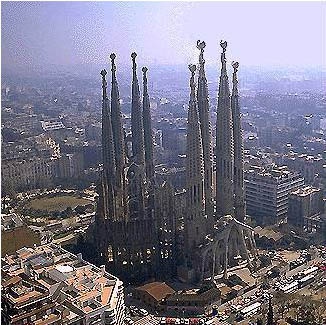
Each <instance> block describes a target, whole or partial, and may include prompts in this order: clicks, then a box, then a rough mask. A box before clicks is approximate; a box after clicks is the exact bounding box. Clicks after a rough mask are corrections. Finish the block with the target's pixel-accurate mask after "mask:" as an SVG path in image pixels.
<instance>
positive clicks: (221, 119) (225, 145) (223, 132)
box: [216, 41, 234, 216]
mask: <svg viewBox="0 0 326 325" xmlns="http://www.w3.org/2000/svg"><path fill="white" fill-rule="evenodd" d="M220 45H221V47H222V53H221V63H222V67H221V75H220V83H219V90H218V102H217V119H216V208H217V211H218V213H219V214H220V215H226V214H230V215H232V216H233V215H234V187H233V174H234V141H233V120H232V110H231V98H230V89H229V81H228V75H227V71H226V58H225V52H226V48H227V42H226V41H224V42H223V41H221V42H220Z"/></svg>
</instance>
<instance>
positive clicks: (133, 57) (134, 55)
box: [131, 52, 137, 60]
mask: <svg viewBox="0 0 326 325" xmlns="http://www.w3.org/2000/svg"><path fill="white" fill-rule="evenodd" d="M136 57H137V53H136V52H132V53H131V58H132V59H133V60H135V59H136Z"/></svg>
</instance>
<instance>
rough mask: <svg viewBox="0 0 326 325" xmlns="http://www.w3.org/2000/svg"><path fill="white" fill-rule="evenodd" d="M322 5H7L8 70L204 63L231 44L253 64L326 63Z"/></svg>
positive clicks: (237, 56) (233, 53) (235, 54)
mask: <svg viewBox="0 0 326 325" xmlns="http://www.w3.org/2000/svg"><path fill="white" fill-rule="evenodd" d="M325 8H326V6H325V3H324V2H179V3H178V2H3V3H2V68H3V69H4V71H7V69H9V70H13V69H15V68H22V69H27V70H31V69H34V68H35V67H38V68H39V67H41V68H42V67H44V66H45V65H48V66H49V65H50V66H58V65H63V66H73V65H79V64H96V65H103V64H104V63H106V62H107V61H108V55H109V53H111V52H116V53H117V54H118V60H119V63H120V64H122V65H125V64H129V62H130V53H131V52H132V51H137V52H138V53H139V63H140V64H189V63H190V62H196V58H197V55H198V53H197V50H196V49H195V48H194V46H193V44H194V43H195V42H196V40H197V39H205V41H206V43H207V47H206V51H205V54H206V63H207V64H208V65H212V64H216V63H217V60H218V59H219V54H218V50H219V49H218V43H219V41H220V40H221V39H223V40H224V39H225V40H227V41H228V43H229V49H228V51H229V58H230V60H240V61H241V64H242V65H255V66H264V67H268V66H299V67H306V66H314V67H321V66H324V67H325V57H326V53H325V48H326V44H325V42H326V41H325V40H326V35H325V30H326V28H325Z"/></svg>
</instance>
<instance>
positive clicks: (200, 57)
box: [197, 40, 206, 68]
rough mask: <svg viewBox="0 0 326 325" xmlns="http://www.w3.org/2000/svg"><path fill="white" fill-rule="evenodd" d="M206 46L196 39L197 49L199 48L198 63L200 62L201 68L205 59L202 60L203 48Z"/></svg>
mask: <svg viewBox="0 0 326 325" xmlns="http://www.w3.org/2000/svg"><path fill="white" fill-rule="evenodd" d="M205 47H206V43H205V42H204V41H202V42H201V41H200V40H198V41H197V49H198V50H200V54H199V64H200V68H203V66H204V64H205V60H204V48H205Z"/></svg>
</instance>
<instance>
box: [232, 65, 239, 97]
mask: <svg viewBox="0 0 326 325" xmlns="http://www.w3.org/2000/svg"><path fill="white" fill-rule="evenodd" d="M232 67H233V78H232V81H233V88H232V95H234V96H237V95H238V78H237V72H238V69H239V62H234V61H233V62H232Z"/></svg>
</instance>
